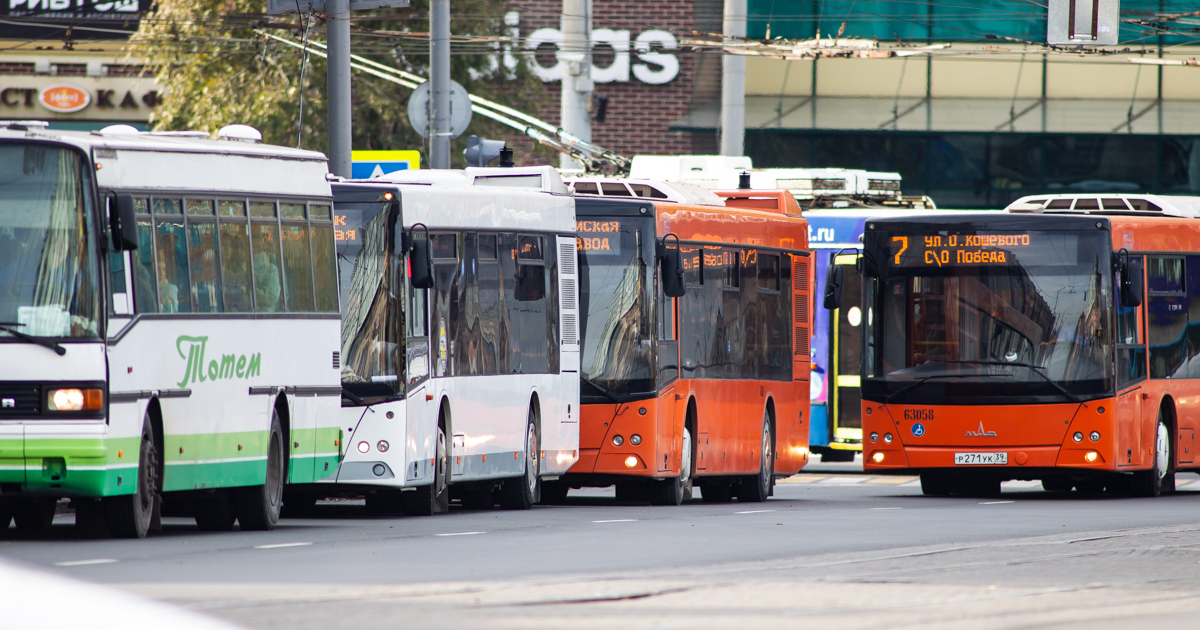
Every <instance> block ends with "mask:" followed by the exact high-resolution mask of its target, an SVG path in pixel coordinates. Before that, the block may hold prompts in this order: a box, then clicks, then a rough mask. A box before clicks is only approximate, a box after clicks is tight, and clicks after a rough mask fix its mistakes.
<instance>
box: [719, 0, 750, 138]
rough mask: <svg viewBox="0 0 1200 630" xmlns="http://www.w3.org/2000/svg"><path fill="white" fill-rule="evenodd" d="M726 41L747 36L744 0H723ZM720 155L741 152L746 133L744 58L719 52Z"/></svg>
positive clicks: (731, 41)
mask: <svg viewBox="0 0 1200 630" xmlns="http://www.w3.org/2000/svg"><path fill="white" fill-rule="evenodd" d="M722 30H723V32H724V35H725V43H726V44H731V43H737V42H740V41H741V40H742V39H744V38H745V37H746V0H725V24H724V28H723V29H722ZM720 133H721V155H731V156H737V155H744V154H745V147H744V146H743V138H744V136H745V135H746V58H745V57H743V56H741V55H731V54H729V53H722V55H721V130H720Z"/></svg>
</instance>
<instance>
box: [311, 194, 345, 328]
mask: <svg viewBox="0 0 1200 630" xmlns="http://www.w3.org/2000/svg"><path fill="white" fill-rule="evenodd" d="M319 207H324V208H325V216H326V217H328V216H329V206H310V207H309V211H310V212H313V211H314V210H315V209H316V208H319ZM316 217H317V215H316V214H315V212H314V214H313V218H316ZM312 251H313V277H314V280H315V282H316V285H315V287H314V288H315V289H316V294H317V312H319V313H336V312H338V287H337V258H336V254H335V252H334V243H333V224H332V223H330V224H326V225H321V224H320V223H314V224H313V225H312Z"/></svg>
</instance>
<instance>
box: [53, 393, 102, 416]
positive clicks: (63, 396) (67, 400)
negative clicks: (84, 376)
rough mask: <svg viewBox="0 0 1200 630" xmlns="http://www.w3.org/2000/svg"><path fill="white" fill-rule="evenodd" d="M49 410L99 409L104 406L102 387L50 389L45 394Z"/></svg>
mask: <svg viewBox="0 0 1200 630" xmlns="http://www.w3.org/2000/svg"><path fill="white" fill-rule="evenodd" d="M46 407H47V408H49V409H50V411H100V410H101V409H103V408H104V390H102V389H78V388H67V389H52V390H50V391H49V392H47V395H46Z"/></svg>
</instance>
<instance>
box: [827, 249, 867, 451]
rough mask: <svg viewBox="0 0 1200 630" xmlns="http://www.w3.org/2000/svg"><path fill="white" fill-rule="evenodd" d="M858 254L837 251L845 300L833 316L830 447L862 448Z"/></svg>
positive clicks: (831, 326)
mask: <svg viewBox="0 0 1200 630" xmlns="http://www.w3.org/2000/svg"><path fill="white" fill-rule="evenodd" d="M858 258H859V254H841V255H836V254H835V255H834V256H833V260H832V261H831V263H832V264H835V265H840V266H841V267H842V271H843V274H844V275H843V276H842V277H843V282H842V304H841V306H840V307H839V308H838V309H837V313H836V316H834V317H831V318H830V322H829V323H830V331H829V340H830V342H831V343H830V344H829V374H828V375H827V377H826V378H827V382H828V384H829V385H828V386H829V402H828V403H827V404H828V414H829V423H830V436H831V437H832V438H833V439H832V440H831V441H830V447H831V448H834V449H838V448H839V447H840V448H841V449H853V450H861V448H862V446H861V445H862V415H861V414H862V409H861V407H862V404H861V400H862V399H861V396H860V390H859V387H860V384H859V380H860V376H859V374H860V372H859V371H860V366H859V363H860V360H861V355H862V328H863V327H862V317H863V309H862V276H860V275H859V273H858V271H857V270H856V269H855V262H856V261H857V260H858Z"/></svg>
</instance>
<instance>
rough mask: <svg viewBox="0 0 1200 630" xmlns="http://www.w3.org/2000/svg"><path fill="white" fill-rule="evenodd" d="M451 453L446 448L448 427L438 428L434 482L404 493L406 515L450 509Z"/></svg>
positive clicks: (433, 512) (429, 513) (441, 511)
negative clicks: (449, 476) (449, 477)
mask: <svg viewBox="0 0 1200 630" xmlns="http://www.w3.org/2000/svg"><path fill="white" fill-rule="evenodd" d="M449 472H450V453H449V452H448V451H447V449H446V429H445V428H443V427H442V426H441V425H439V426H438V430H437V450H436V457H435V459H434V466H433V483H431V484H429V485H428V486H421V487H419V488H417V489H416V490H412V491H409V492H405V493H403V495H402V496H401V502H402V503H403V506H402V509H403V511H404V514H405V515H406V516H431V515H433V514H441V513H445V512H448V511H450V482H449V479H448V475H447V473H449Z"/></svg>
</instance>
